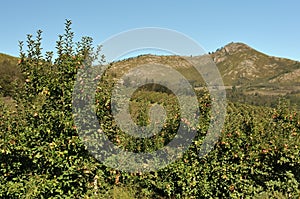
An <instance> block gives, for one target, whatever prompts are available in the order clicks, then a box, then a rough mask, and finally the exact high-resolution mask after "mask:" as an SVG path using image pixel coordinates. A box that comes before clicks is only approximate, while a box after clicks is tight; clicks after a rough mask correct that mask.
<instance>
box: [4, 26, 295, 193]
mask: <svg viewBox="0 0 300 199" xmlns="http://www.w3.org/2000/svg"><path fill="white" fill-rule="evenodd" d="M65 25H66V29H65V33H64V34H63V35H61V36H59V39H58V41H57V46H56V49H57V58H55V59H53V58H52V55H53V53H52V52H47V53H45V54H44V55H43V53H42V48H41V46H42V45H41V41H42V37H41V34H42V32H41V31H38V32H37V35H36V38H35V39H33V36H31V35H28V36H27V42H26V44H27V47H26V52H25V51H24V50H23V47H24V46H23V42H20V48H21V53H20V57H21V61H20V64H19V67H20V69H21V71H22V73H23V75H24V86H23V89H21V90H18V92H16V95H15V100H16V102H15V103H13V105H14V106H12V105H10V106H9V105H8V104H7V103H4V101H3V99H2V98H0V110H1V112H0V117H1V120H0V164H1V166H0V197H1V198H298V197H299V195H300V185H299V182H300V156H299V147H300V144H299V143H300V119H299V114H298V113H297V112H296V111H293V110H291V109H290V108H289V104H288V103H287V102H286V101H284V100H282V101H280V102H279V103H277V107H276V108H274V109H271V108H265V107H255V106H250V105H245V104H240V103H229V105H228V109H227V117H226V123H225V126H224V128H223V131H222V134H221V137H220V139H219V140H218V142H217V143H216V145H215V147H214V150H212V151H211V152H210V153H209V154H207V155H206V156H205V157H202V158H200V157H199V156H198V153H199V150H200V148H201V144H202V142H203V138H204V136H205V135H206V131H207V129H208V125H209V122H210V117H209V116H210V105H211V104H210V96H209V94H208V93H207V92H204V91H201V92H200V91H199V92H198V98H199V109H200V112H201V116H200V120H199V123H198V124H197V126H196V127H197V132H198V135H197V136H196V138H195V140H194V141H193V143H192V145H191V146H190V148H189V150H188V151H186V152H185V153H184V154H183V156H182V157H181V158H180V159H178V160H177V161H175V162H174V163H172V164H170V165H168V166H167V167H165V168H163V169H160V170H158V171H156V172H149V173H141V172H137V173H126V172H122V171H118V170H115V169H113V168H108V167H106V166H104V165H103V164H101V163H100V162H98V161H97V160H96V159H95V158H94V157H92V156H91V155H90V154H89V152H88V151H87V150H86V148H85V146H84V145H83V144H82V140H81V139H80V138H79V136H78V133H77V131H76V128H77V127H76V126H75V125H74V121H73V116H72V92H73V86H74V81H75V78H76V73H77V72H78V69H79V68H81V67H84V66H85V64H84V63H86V62H89V61H91V60H90V59H92V58H93V56H95V55H93V54H92V52H93V51H94V49H93V47H92V39H91V38H89V37H84V38H82V40H81V41H79V42H74V41H73V38H74V33H73V32H72V30H71V21H69V20H67V21H66V24H65ZM109 74H110V73H109V72H107V73H106V76H104V78H103V79H102V80H101V82H100V83H99V85H98V87H97V92H96V101H95V104H96V108H97V116H98V119H99V121H100V122H101V123H102V124H103V126H102V127H103V130H104V132H105V134H106V135H107V136H108V137H109V138H110V140H111V141H113V142H114V143H115V144H116V145H118V146H119V147H120V148H123V149H127V150H130V151H135V152H143V151H153V150H156V149H158V148H161V147H163V146H164V145H166V144H167V143H169V141H170V140H172V139H173V137H174V134H175V132H176V130H177V128H178V122H179V121H180V114H179V110H178V108H179V107H178V103H177V99H176V96H174V95H173V94H172V93H171V92H168V91H167V92H165V91H166V90H164V89H161V88H159V89H155V90H156V91H151V89H150V88H151V86H150V87H149V88H142V89H140V90H138V91H137V92H135V93H134V95H133V96H132V99H131V102H130V103H131V104H130V111H131V115H132V117H133V120H134V121H135V122H136V123H137V124H140V125H146V124H148V123H149V118H148V115H147V114H146V113H147V112H148V110H149V108H150V107H151V105H153V104H161V105H162V106H164V107H165V109H166V112H167V114H166V115H167V119H166V122H165V125H164V128H163V130H162V132H161V133H160V134H159V135H156V136H153V137H152V138H151V139H149V138H147V139H133V138H132V136H129V135H127V134H125V133H124V132H122V131H121V130H120V129H119V128H118V127H117V125H116V124H115V121H114V119H113V116H112V115H111V107H110V98H111V88H112V86H113V84H114V81H115V79H114V78H116V77H117V76H118V75H120V74H117V73H115V74H114V75H112V76H110V75H109ZM150 83H151V81H150ZM150 85H151V84H150ZM152 86H153V85H152ZM185 122H186V123H188V122H189V121H187V120H185Z"/></svg>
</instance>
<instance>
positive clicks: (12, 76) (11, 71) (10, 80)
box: [0, 53, 22, 96]
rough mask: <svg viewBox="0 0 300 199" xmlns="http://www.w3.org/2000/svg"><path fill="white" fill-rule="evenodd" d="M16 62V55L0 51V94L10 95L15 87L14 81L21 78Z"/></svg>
mask: <svg viewBox="0 0 300 199" xmlns="http://www.w3.org/2000/svg"><path fill="white" fill-rule="evenodd" d="M17 63H18V58H17V57H13V56H10V55H6V54H3V53H0V94H2V95H4V96H12V95H13V93H14V92H15V89H17V88H16V86H15V85H14V83H15V82H16V81H18V80H21V79H22V74H21V71H20V69H19V68H18V64H17ZM19 85H20V84H19Z"/></svg>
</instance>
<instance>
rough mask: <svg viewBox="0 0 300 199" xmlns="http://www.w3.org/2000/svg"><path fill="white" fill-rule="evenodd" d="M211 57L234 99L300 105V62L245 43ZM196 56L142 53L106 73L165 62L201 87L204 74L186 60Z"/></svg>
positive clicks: (120, 74)
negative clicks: (287, 100)
mask: <svg viewBox="0 0 300 199" xmlns="http://www.w3.org/2000/svg"><path fill="white" fill-rule="evenodd" d="M210 56H211V58H212V60H213V61H214V62H215V63H216V65H217V67H218V69H219V71H220V73H221V76H222V78H223V81H224V85H225V87H226V89H227V93H228V98H229V99H231V100H232V101H238V102H246V103H250V104H254V105H267V106H272V105H273V104H275V101H277V100H278V98H280V97H286V98H288V99H290V100H291V101H292V102H293V103H295V104H298V106H299V107H300V104H299V103H298V101H299V100H298V99H299V97H300V62H298V61H294V60H290V59H286V58H279V57H274V56H268V55H266V54H264V53H262V52H259V51H257V50H255V49H253V48H251V47H250V46H248V45H246V44H243V43H230V44H227V45H226V46H224V47H222V48H220V49H218V50H217V51H215V52H213V53H210ZM193 59H197V58H195V57H186V58H184V57H179V56H157V55H141V56H138V57H135V58H129V59H126V60H122V61H118V62H115V63H113V64H112V65H111V68H110V70H109V71H108V72H107V74H109V75H110V76H112V77H113V78H115V79H118V78H119V77H121V76H122V75H123V74H125V73H126V71H128V70H130V69H131V68H134V67H136V66H139V65H142V64H163V65H168V66H171V67H174V68H175V69H176V70H178V71H179V72H180V73H182V74H183V75H184V76H185V77H186V78H187V79H188V80H189V81H190V82H191V83H193V85H194V86H195V87H196V88H197V87H202V86H203V85H205V83H204V81H203V79H202V77H201V76H200V75H199V74H198V72H197V71H196V70H195V69H194V68H193V67H192V66H191V64H190V63H189V61H187V60H193Z"/></svg>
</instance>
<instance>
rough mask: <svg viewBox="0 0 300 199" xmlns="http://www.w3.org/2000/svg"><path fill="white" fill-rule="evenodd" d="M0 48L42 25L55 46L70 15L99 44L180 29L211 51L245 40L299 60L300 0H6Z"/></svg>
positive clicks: (10, 47)
mask: <svg viewBox="0 0 300 199" xmlns="http://www.w3.org/2000/svg"><path fill="white" fill-rule="evenodd" d="M1 8H2V9H1V12H0V17H1V19H2V22H1V25H2V31H1V32H0V44H1V45H0V52H2V53H6V54H10V55H14V56H17V55H18V40H26V34H28V33H30V34H34V33H35V32H36V30H38V29H41V30H43V38H44V40H43V48H44V49H45V50H55V41H56V40H57V35H58V34H62V33H63V30H64V22H65V19H71V20H72V21H73V26H72V27H73V31H74V32H75V34H76V38H77V39H79V38H80V37H82V36H91V37H93V39H94V43H95V44H100V43H101V42H102V41H104V40H105V39H107V38H109V37H111V36H112V35H114V34H117V33H120V32H123V31H126V30H129V29H133V28H142V27H161V28H168V29H172V30H176V31H179V32H182V33H184V34H185V35H187V36H189V37H191V38H192V39H194V40H196V41H197V42H198V43H199V44H200V45H201V46H202V47H203V48H204V49H205V50H206V51H215V50H216V49H217V48H219V47H222V46H224V45H226V44H227V43H229V42H232V41H233V42H244V43H246V44H248V45H250V46H252V47H253V48H255V49H257V50H259V51H262V52H264V53H267V54H269V55H273V56H280V57H287V58H291V59H295V60H299V61H300V1H298V0H284V1H283V0H277V1H276V0H260V1H258V0H252V1H241V0H239V1H238V0H232V1H230V0H228V1H222V0H219V1H217V0H212V1H207V0H206V1H204V0H203V1H202V0H190V1H183V0H182V1H179V0H178V1H176V0H151V1H145V0H126V1H125V0H124V1H122V0H109V1H101V0H95V1H89V0H86V1H75V0H73V1H70V0H60V1H58V0H51V1H37V0H28V1H22V0H19V1H17V0H10V1H3V2H1Z"/></svg>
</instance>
